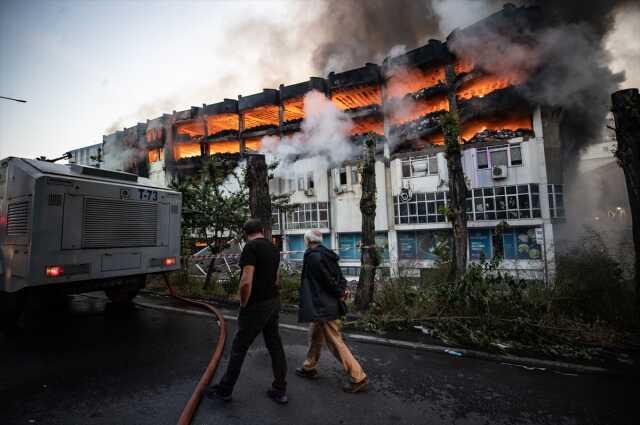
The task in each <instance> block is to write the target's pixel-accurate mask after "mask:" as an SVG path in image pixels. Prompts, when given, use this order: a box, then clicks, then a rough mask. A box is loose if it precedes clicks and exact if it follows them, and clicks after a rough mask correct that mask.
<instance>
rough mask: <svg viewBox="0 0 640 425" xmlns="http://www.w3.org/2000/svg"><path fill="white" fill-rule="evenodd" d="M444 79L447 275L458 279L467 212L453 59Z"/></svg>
mask: <svg viewBox="0 0 640 425" xmlns="http://www.w3.org/2000/svg"><path fill="white" fill-rule="evenodd" d="M445 76H446V80H447V89H448V91H447V100H448V102H449V112H447V113H446V114H445V115H444V117H443V118H442V119H441V125H442V133H443V134H444V144H445V157H446V158H447V170H448V172H449V200H448V201H449V206H448V212H447V218H448V219H449V221H450V222H451V225H452V227H453V247H452V249H451V265H450V269H449V270H450V271H449V278H450V279H451V280H458V279H460V278H461V277H462V276H464V273H465V271H466V269H467V244H468V240H469V238H468V234H469V232H468V230H467V213H466V208H465V203H466V198H467V184H466V182H465V179H464V171H463V169H462V148H461V146H460V114H459V113H458V101H457V99H456V89H457V84H456V73H455V68H454V65H453V63H449V64H447V65H445Z"/></svg>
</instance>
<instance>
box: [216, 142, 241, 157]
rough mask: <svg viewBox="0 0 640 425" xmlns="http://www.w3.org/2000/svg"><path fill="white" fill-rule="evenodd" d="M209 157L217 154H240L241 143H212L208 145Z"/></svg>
mask: <svg viewBox="0 0 640 425" xmlns="http://www.w3.org/2000/svg"><path fill="white" fill-rule="evenodd" d="M208 146H209V155H214V154H217V153H238V152H240V141H239V140H230V141H224V142H211V143H208Z"/></svg>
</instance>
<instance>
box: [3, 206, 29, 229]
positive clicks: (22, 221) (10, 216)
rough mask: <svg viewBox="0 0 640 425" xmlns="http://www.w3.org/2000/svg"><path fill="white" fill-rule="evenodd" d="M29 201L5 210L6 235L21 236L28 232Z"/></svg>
mask: <svg viewBox="0 0 640 425" xmlns="http://www.w3.org/2000/svg"><path fill="white" fill-rule="evenodd" d="M30 204H31V203H30V202H29V201H25V202H16V203H15V204H11V205H9V206H8V208H7V235H8V236H22V235H26V234H27V233H28V232H29V210H30V209H31V208H30V206H31V205H30Z"/></svg>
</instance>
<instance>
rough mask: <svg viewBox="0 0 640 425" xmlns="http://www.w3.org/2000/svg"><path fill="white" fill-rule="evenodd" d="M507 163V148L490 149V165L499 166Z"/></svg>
mask: <svg viewBox="0 0 640 425" xmlns="http://www.w3.org/2000/svg"><path fill="white" fill-rule="evenodd" d="M508 164H509V159H508V157H507V150H506V149H500V150H492V151H491V166H492V167H499V166H501V165H502V166H505V167H506V166H507V165H508Z"/></svg>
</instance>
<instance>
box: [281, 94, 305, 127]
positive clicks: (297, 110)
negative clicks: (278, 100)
mask: <svg viewBox="0 0 640 425" xmlns="http://www.w3.org/2000/svg"><path fill="white" fill-rule="evenodd" d="M282 105H283V107H284V114H283V116H282V120H283V121H284V122H287V121H294V120H299V119H303V118H304V102H303V100H302V98H301V97H294V98H292V99H287V100H285V101H284V102H283V103H282Z"/></svg>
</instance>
